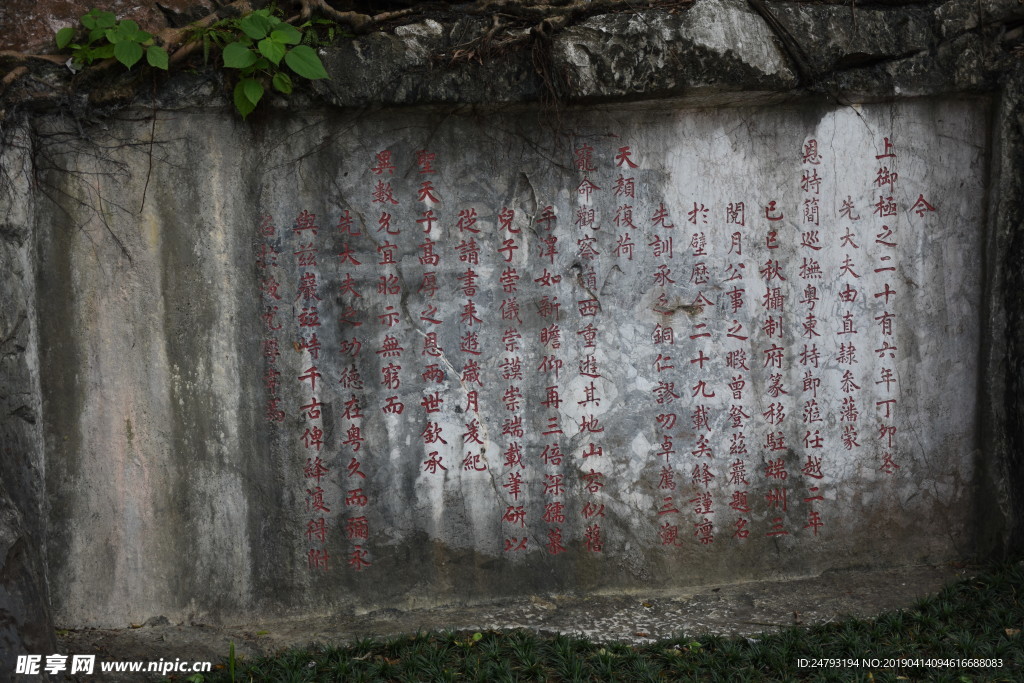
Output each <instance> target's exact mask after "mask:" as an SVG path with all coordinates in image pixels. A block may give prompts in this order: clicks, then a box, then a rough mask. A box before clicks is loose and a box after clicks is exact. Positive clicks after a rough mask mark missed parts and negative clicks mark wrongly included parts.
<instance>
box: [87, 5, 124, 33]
mask: <svg viewBox="0 0 1024 683" xmlns="http://www.w3.org/2000/svg"><path fill="white" fill-rule="evenodd" d="M116 23H117V16H115V15H114V14H113V13H112V12H104V11H103V10H98V9H91V10H89V11H88V12H86V13H85V14H83V15H82V26H84V27H86V28H88V29H94V28H113V26H114V24H116Z"/></svg>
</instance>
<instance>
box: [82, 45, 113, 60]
mask: <svg viewBox="0 0 1024 683" xmlns="http://www.w3.org/2000/svg"><path fill="white" fill-rule="evenodd" d="M88 52H89V61H92V60H94V59H110V58H111V57H113V56H114V46H113V45H110V44H107V45H100V46H99V47H94V48H93V49H91V50H89V51H88Z"/></svg>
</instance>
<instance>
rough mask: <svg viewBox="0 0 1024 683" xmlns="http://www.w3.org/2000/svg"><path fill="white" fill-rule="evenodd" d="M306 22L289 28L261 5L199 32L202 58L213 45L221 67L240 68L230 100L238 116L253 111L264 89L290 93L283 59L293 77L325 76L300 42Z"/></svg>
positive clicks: (312, 55)
mask: <svg viewBox="0 0 1024 683" xmlns="http://www.w3.org/2000/svg"><path fill="white" fill-rule="evenodd" d="M310 25H311V24H310V23H306V24H303V25H302V26H299V27H295V26H292V25H291V24H288V23H285V22H284V21H282V20H281V19H279V18H277V17H275V16H274V15H273V14H272V13H271V12H270V10H267V9H263V10H257V11H255V12H253V13H252V14H247V15H246V16H244V17H241V18H238V19H228V20H226V21H222V22H219V23H217V24H215V25H214V26H212V27H211V28H210V29H209V30H208V31H205V32H203V33H202V34H201V35H200V36H198V38H199V39H201V40H203V53H204V55H205V56H206V57H207V58H208V55H209V48H210V44H211V43H214V44H217V45H219V46H220V47H221V49H222V51H221V57H222V58H223V60H224V66H225V67H227V68H228V69H237V70H238V71H239V78H238V82H237V83H236V84H235V88H234V92H233V99H234V102H235V108H236V109H238V112H239V113H240V114H241V115H242V118H243V119H244V118H245V117H247V116H248V115H249V114H251V113H252V112H253V110H255V109H256V105H257V104H259V102H260V100H261V99H262V98H263V95H264V94H265V93H266V90H267V88H268V87H270V88H273V89H274V90H277V91H278V92H280V93H282V94H284V95H289V94H291V92H292V90H293V89H294V85H293V83H292V78H291V76H290V75H289V74H288V72H286V71H284V70H283V68H282V62H283V63H284V65H285V66H287V67H288V68H289V69H290V70H291V71H292V72H293V73H294V74H295V75H297V76H300V77H302V78H305V79H308V80H316V79H320V78H327V77H328V76H327V71H326V70H325V69H324V65H323V63H322V62H321V61H320V57H319V56H317V54H316V51H315V50H314V49H313V48H311V47H309V46H308V45H303V44H301V43H302V41H303V31H304V30H305V29H307V28H308V27H309V26H310Z"/></svg>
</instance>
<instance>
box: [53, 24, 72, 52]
mask: <svg viewBox="0 0 1024 683" xmlns="http://www.w3.org/2000/svg"><path fill="white" fill-rule="evenodd" d="M74 37H75V29H73V28H71V27H70V26H65V27H64V28H62V29H61V30H59V31H57V36H56V40H57V49H58V50H63V49H64V48H66V47H67V46H68V45H69V44H70V43H71V39H72V38H74Z"/></svg>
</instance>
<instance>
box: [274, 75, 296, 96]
mask: <svg viewBox="0 0 1024 683" xmlns="http://www.w3.org/2000/svg"><path fill="white" fill-rule="evenodd" d="M273 84H274V87H275V88H276V89H277V90H278V92H283V93H284V94H285V95H291V93H292V79H291V76H289V75H288V74H286V73H285V72H283V71H278V72H277V73H276V74H274V80H273Z"/></svg>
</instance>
